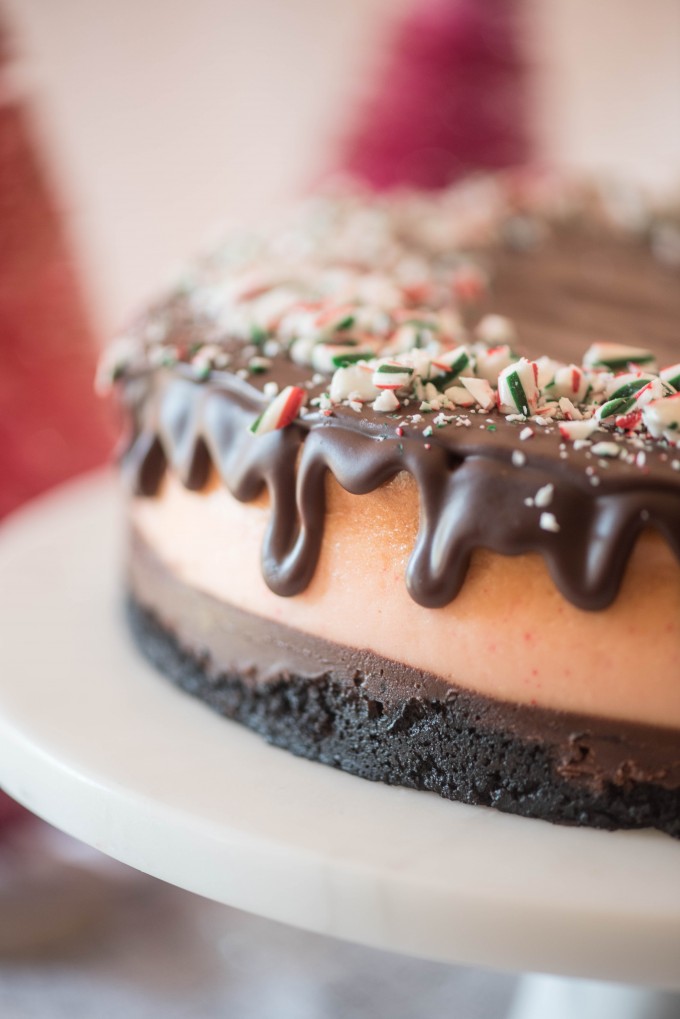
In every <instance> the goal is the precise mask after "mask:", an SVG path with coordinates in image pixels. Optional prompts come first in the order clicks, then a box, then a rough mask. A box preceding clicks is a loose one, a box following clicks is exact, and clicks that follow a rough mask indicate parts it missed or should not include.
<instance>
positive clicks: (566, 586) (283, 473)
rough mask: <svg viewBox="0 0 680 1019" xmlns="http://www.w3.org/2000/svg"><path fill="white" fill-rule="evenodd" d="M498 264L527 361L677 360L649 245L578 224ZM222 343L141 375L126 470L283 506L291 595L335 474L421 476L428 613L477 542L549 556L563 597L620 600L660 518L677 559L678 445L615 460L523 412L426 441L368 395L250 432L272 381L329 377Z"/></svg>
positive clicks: (270, 560)
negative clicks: (610, 345) (264, 362)
mask: <svg viewBox="0 0 680 1019" xmlns="http://www.w3.org/2000/svg"><path fill="white" fill-rule="evenodd" d="M496 268H497V276H496V280H495V288H494V298H493V304H492V306H493V309H494V310H498V311H500V312H504V313H506V312H507V313H509V314H510V315H512V316H513V318H514V321H515V322H516V323H517V325H518V327H519V330H520V335H521V336H522V337H524V338H525V339H526V342H527V345H530V348H531V349H529V351H528V352H529V353H530V354H533V355H534V356H537V355H538V354H539V353H547V354H549V355H551V356H558V357H560V358H562V359H564V360H568V359H569V358H576V356H577V350H578V351H579V352H580V353H582V352H583V350H584V348H585V346H586V345H587V344H588V343H589V342H591V341H592V340H594V339H598V340H601V339H605V340H613V341H618V342H628V343H635V342H637V343H641V344H642V343H644V344H645V345H646V346H648V347H650V348H651V349H653V350H654V351H655V353H656V354H657V356H658V357H659V360H660V363H661V364H665V363H672V362H673V361H677V360H680V336H679V334H678V331H677V330H678V323H679V322H680V283H679V280H678V273H677V271H676V270H674V269H669V268H666V267H663V266H661V265H660V264H658V263H657V262H656V261H655V260H654V259H653V258H652V256H651V255H650V253H649V251H648V250H647V249H646V248H645V247H644V245H641V244H636V243H632V242H630V241H626V242H625V243H618V242H614V241H613V240H612V239H611V238H609V239H605V240H603V239H602V238H599V239H598V240H597V241H596V242H592V241H591V240H590V239H589V238H588V237H584V236H582V235H576V236H569V235H567V236H566V237H562V238H560V239H559V240H558V241H553V242H552V243H550V244H548V245H546V246H545V247H544V248H542V249H541V250H539V251H534V252H532V253H517V252H515V253H509V252H505V253H501V254H500V255H498V256H497V266H496ZM159 313H162V315H163V317H164V320H165V322H166V323H169V328H170V335H171V336H175V337H176V340H177V342H178V343H184V344H186V343H190V342H191V339H192V337H194V338H195V337H197V336H200V335H201V332H202V331H204V330H205V329H206V328H207V325H206V323H205V322H202V321H201V318H200V316H197V315H196V314H194V313H192V312H190V311H188V310H187V307H186V305H185V304H184V303H183V302H182V299H181V298H178V299H175V301H174V302H170V303H169V304H166V305H164V306H163V307H162V309H161V310H160V312H159ZM539 341H542V342H540V346H539ZM225 349H228V350H230V352H231V354H232V355H233V358H234V364H233V370H230V372H226V371H215V372H213V373H212V375H211V377H210V378H209V380H208V381H205V382H201V381H197V380H196V378H195V377H194V376H192V373H191V370H190V368H189V367H188V366H187V365H176V366H175V367H173V368H158V369H155V370H151V371H149V372H148V373H146V374H145V375H143V376H142V377H135V378H130V379H127V380H126V382H125V383H124V386H125V392H126V401H127V403H128V405H129V407H130V408H131V412H132V418H133V421H134V427H133V434H132V436H131V441H130V444H129V449H128V452H127V454H126V456H125V462H126V467H127V470H128V471H129V473H130V476H131V478H132V486H133V489H134V491H135V492H136V493H138V494H141V495H146V496H151V495H153V494H154V493H155V492H156V491H157V488H158V485H159V482H160V480H161V478H162V476H163V473H164V471H165V470H166V469H170V470H172V471H173V472H175V473H176V474H177V476H178V477H179V478H180V480H181V481H182V483H183V484H184V485H186V486H187V487H188V488H190V489H195V490H200V489H201V487H202V486H203V485H204V483H205V482H206V480H207V478H208V476H209V472H210V469H211V466H212V467H214V468H215V470H216V471H217V473H218V475H219V477H220V478H221V479H222V481H223V483H224V484H225V485H226V486H227V488H228V489H229V491H230V492H231V493H232V494H233V495H234V496H235V497H236V498H237V499H239V500H241V501H244V502H247V501H250V500H253V499H255V498H256V497H257V496H258V495H259V494H260V492H261V491H262V490H263V488H266V489H267V490H268V492H269V496H270V501H271V507H272V512H271V521H270V525H269V529H268V532H267V536H266V540H265V544H264V548H263V552H262V568H263V573H264V576H265V579H266V582H267V584H268V585H269V587H270V588H271V589H272V590H273V591H275V592H276V593H277V594H280V595H283V596H291V595H295V594H297V593H298V592H300V591H302V590H304V589H305V587H306V586H307V584H308V583H309V581H310V579H311V577H312V575H313V573H314V570H315V567H316V563H317V560H318V555H319V549H320V546H321V542H322V540H323V532H324V518H325V495H324V481H325V475H326V472H327V471H331V472H332V474H333V475H334V476H335V478H336V479H337V481H338V482H339V483H340V485H341V486H343V487H344V488H345V489H346V490H347V491H349V492H351V493H354V494H357V495H361V494H365V493H369V492H371V491H373V490H374V489H376V488H377V487H378V486H380V485H381V484H383V483H384V482H386V481H388V480H389V479H390V478H392V477H394V476H395V475H396V474H398V473H399V472H400V471H407V472H408V473H410V474H411V475H412V476H413V478H414V480H415V482H416V484H417V487H418V492H419V499H420V529H419V534H418V538H417V541H416V544H415V547H414V549H413V553H412V555H411V558H410V562H409V566H408V570H407V575H406V584H407V586H408V590H409V592H410V594H411V596H412V597H413V598H414V599H415V601H417V602H418V603H419V604H421V605H424V606H429V607H437V606H442V605H445V604H447V603H448V602H449V601H450V600H451V599H453V598H454V597H455V596H456V594H457V592H458V591H459V590H460V588H461V585H462V584H463V582H464V579H465V575H466V571H467V568H468V565H469V562H470V557H471V554H472V552H473V551H474V549H476V548H482V547H483V548H487V549H491V550H493V551H496V552H498V553H501V554H504V555H518V554H522V553H527V552H538V553H540V554H541V555H542V556H543V557H544V559H545V561H546V562H547V564H548V567H549V570H550V573H551V575H552V577H553V579H554V582H555V584H556V585H557V587H558V588H559V590H560V591H561V592H562V594H563V595H564V596H565V597H566V598H567V599H569V600H570V601H571V602H572V603H574V604H575V605H577V606H579V607H581V608H584V609H590V610H595V609H603V608H605V607H606V606H608V605H609V604H611V602H612V601H613V600H614V598H615V597H616V594H617V591H618V588H619V585H620V582H621V578H622V576H623V573H624V571H625V568H626V564H627V560H628V556H629V554H630V551H631V549H632V547H633V545H634V543H635V541H636V539H637V538H638V536H639V535H640V533H641V532H642V531H643V530H645V529H647V528H652V529H656V530H657V531H658V532H659V533H660V534H661V535H662V536H663V537H664V539H665V540H666V541H667V542H668V544H669V546H670V547H671V548H672V549H673V551H674V552H675V554H676V556H678V557H679V558H680V471H678V469H677V468H678V466H679V465H678V462H677V459H676V454H675V452H674V450H673V449H672V448H671V447H668V446H667V445H666V444H665V443H663V442H647V443H646V444H645V448H644V450H643V455H642V456H641V457H638V459H637V460H636V462H635V463H630V462H626V461H625V460H624V459H619V460H612V461H604V460H602V459H600V460H598V459H597V458H595V457H594V456H593V454H592V453H591V452H590V451H589V450H588V449H578V448H576V447H574V446H573V445H571V444H568V445H566V444H564V443H563V441H562V440H561V438H560V435H559V431H558V429H557V427H555V426H549V427H545V428H542V429H539V428H535V429H534V434H533V435H532V437H531V439H530V441H521V440H520V433H521V432H522V430H523V423H522V422H517V421H510V420H508V419H507V418H506V417H504V416H503V415H501V414H498V413H496V412H492V413H491V414H488V413H482V412H479V413H470V412H464V413H461V414H460V415H459V418H460V420H458V421H454V422H453V423H451V424H449V425H448V426H447V427H445V428H441V429H438V428H435V429H434V432H433V434H432V435H431V436H427V437H425V436H424V434H423V429H422V427H414V426H412V425H411V424H410V418H409V414H408V412H407V411H406V410H405V409H401V410H400V412H399V413H397V414H384V413H379V412H376V411H374V410H372V409H371V408H370V406H368V405H366V406H365V407H364V408H363V409H362V411H361V412H360V413H357V412H356V411H354V410H352V409H350V408H349V407H347V406H337V407H335V408H334V409H333V411H332V413H330V414H327V413H324V412H322V411H320V410H312V409H310V410H308V411H307V413H306V414H305V416H304V417H301V418H299V419H298V420H297V421H295V422H294V423H293V424H292V425H290V426H288V427H287V428H284V429H282V430H279V431H275V432H272V433H270V434H267V435H263V436H253V435H252V434H251V433H250V432H249V430H248V428H249V425H250V424H251V423H252V421H253V419H254V418H255V417H256V416H257V415H259V414H260V413H261V412H262V410H263V409H264V407H265V406H266V405H267V402H268V401H267V400H266V398H265V397H264V396H263V394H262V387H263V384H264V383H265V382H266V381H268V380H271V379H274V380H275V381H276V382H277V383H278V385H279V386H280V387H282V386H285V385H288V384H297V385H304V386H305V387H306V388H307V389H308V390H309V393H310V396H314V395H317V394H319V393H320V392H322V391H323V390H324V388H325V387H326V385H327V382H326V381H322V382H319V380H318V377H315V376H314V373H313V372H312V370H311V369H308V368H304V367H301V366H299V365H296V364H293V363H292V362H291V361H290V360H289V359H288V358H287V357H286V356H285V355H280V356H278V357H275V358H274V359H273V364H272V367H271V370H270V371H269V372H268V373H266V374H265V375H263V376H253V377H250V378H242V377H239V376H238V375H237V374H236V373H235V372H236V370H237V369H238V368H239V366H240V367H243V366H244V365H245V364H246V363H247V359H245V358H242V360H241V361H240V362H239V357H242V345H241V344H239V343H238V342H234V343H232V344H229V343H226V344H225ZM243 374H245V372H243ZM415 409H417V408H416V407H413V408H412V411H413V410H415ZM600 437H601V438H606V435H604V434H603V435H601V436H600ZM623 441H624V443H625V442H627V441H629V440H627V439H624V440H623ZM631 449H633V450H638V451H639V445H638V446H631ZM518 451H519V452H520V454H521V460H522V462H521V463H520V464H519V465H518V463H517V462H516V456H517V452H518ZM547 484H550V485H553V486H554V493H553V496H552V503H551V506H550V510H551V513H552V514H553V515H554V517H555V519H556V520H557V521H559V531H552V530H549V529H545V528H543V527H542V526H541V525H540V513H539V512H538V511H537V510H536V508H532V507H531V500H532V499H533V497H534V496H535V494H536V492H537V491H538V490H539V489H541V488H542V487H543V486H545V485H547Z"/></svg>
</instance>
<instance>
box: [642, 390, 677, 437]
mask: <svg viewBox="0 0 680 1019" xmlns="http://www.w3.org/2000/svg"><path fill="white" fill-rule="evenodd" d="M642 417H643V420H644V423H645V426H646V427H647V429H648V430H649V433H650V435H652V436H653V437H654V438H655V439H661V438H663V439H666V441H667V442H670V443H671V444H672V445H677V443H678V442H679V441H680V393H675V394H674V395H673V396H666V397H664V398H663V399H661V400H654V401H653V402H652V403H648V404H647V405H646V406H645V407H643V408H642Z"/></svg>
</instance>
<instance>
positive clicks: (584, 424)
mask: <svg viewBox="0 0 680 1019" xmlns="http://www.w3.org/2000/svg"><path fill="white" fill-rule="evenodd" d="M599 425H600V423H599V421H598V420H597V419H596V418H589V419H588V420H587V421H560V423H559V425H558V427H559V430H560V435H561V436H562V438H563V439H569V440H570V441H571V442H575V441H576V440H577V439H581V440H583V439H588V438H589V437H590V436H591V435H592V434H593V432H595V431H597V429H598V428H599Z"/></svg>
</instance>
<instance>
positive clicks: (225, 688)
mask: <svg viewBox="0 0 680 1019" xmlns="http://www.w3.org/2000/svg"><path fill="white" fill-rule="evenodd" d="M128 615H129V620H130V625H131V629H132V633H133V635H134V638H135V641H136V642H137V644H138V646H139V647H140V649H141V650H142V651H143V653H144V654H145V655H146V657H147V658H149V659H150V660H151V661H152V662H153V663H154V665H156V666H157V667H158V668H159V669H160V670H161V672H162V673H163V674H164V675H165V676H167V677H169V678H170V679H171V680H172V681H173V682H174V683H176V684H177V685H178V686H179V687H181V688H182V689H183V690H185V691H186V692H187V693H190V694H192V695H193V696H194V697H198V698H200V699H201V700H203V701H204V702H205V703H206V704H208V705H209V706H210V707H211V708H212V709H213V710H215V711H217V712H218V713H219V714H221V715H223V716H224V717H226V718H231V719H234V720H235V721H237V722H240V723H242V724H243V725H247V726H248V727H249V728H250V729H253V730H254V731H255V732H257V733H259V734H260V735H261V736H263V737H264V738H265V739H266V740H267V742H269V743H272V744H274V745H275V746H278V747H282V748H284V749H286V750H289V751H292V752H293V753H294V754H297V755H298V756H300V757H306V758H308V759H310V760H314V761H319V762H320V763H322V764H327V765H330V766H331V767H334V768H340V769H341V770H342V771H347V772H349V773H350V774H352V775H358V776H360V777H361V778H367V779H370V780H371V781H374V782H385V783H387V784H388V785H402V786H408V787H410V788H413V789H424V790H428V791H431V792H435V793H438V794H439V795H440V796H443V797H445V798H446V799H451V800H459V801H461V802H463V803H469V804H476V805H483V806H490V807H495V808H496V809H498V810H502V811H505V812H506V813H510V814H521V815H523V816H525V817H534V818H542V819H544V820H548V821H553V822H557V823H559V824H568V825H587V826H590V827H596V828H607V829H610V830H614V829H616V828H647V827H654V828H658V829H659V830H660V831H664V832H667V833H668V834H669V835H672V836H674V837H676V838H680V790H679V789H665V788H662V787H659V786H655V785H654V784H652V783H651V782H638V781H636V780H635V779H634V778H632V777H629V778H628V779H627V780H626V781H624V782H623V783H622V784H616V783H614V782H612V781H604V782H602V783H601V784H598V785H593V784H591V783H584V782H582V781H579V778H578V771H579V767H578V758H586V757H587V756H588V755H589V753H590V752H591V746H590V743H589V736H588V735H587V734H585V735H582V736H581V737H580V738H579V739H578V740H577V741H575V743H574V748H573V749H574V757H575V760H574V769H573V771H574V775H573V776H572V777H568V776H567V775H566V774H564V772H566V771H568V769H567V768H564V767H563V768H561V769H560V765H559V763H558V757H559V750H558V748H557V747H555V746H551V745H549V744H548V743H541V742H540V741H539V740H537V739H522V738H520V737H518V736H516V735H513V734H510V733H505V732H497V731H493V730H487V729H485V728H484V727H482V726H480V724H479V715H478V705H477V704H476V700H478V698H475V697H474V696H470V695H468V696H466V695H464V694H461V693H457V695H456V696H454V697H450V698H449V699H447V700H446V701H443V700H434V701H422V700H418V699H415V698H411V699H409V700H405V701H404V702H403V703H402V704H400V705H398V706H393V707H391V708H388V709H387V710H386V709H385V706H384V704H383V703H382V702H380V701H377V700H375V699H374V698H372V697H371V696H370V695H369V694H368V693H367V692H366V690H365V689H364V688H363V687H362V684H361V680H360V677H357V680H356V682H355V684H354V686H353V688H348V687H346V686H345V685H344V684H342V683H340V682H338V681H337V680H334V679H333V677H332V676H331V675H330V674H326V675H323V676H321V677H318V678H316V679H314V680H311V681H310V680H309V679H307V678H303V677H300V676H294V675H281V676H279V677H278V678H273V679H269V680H267V681H266V682H265V683H264V684H262V685H259V684H258V685H253V684H252V683H249V682H248V681H247V680H245V679H244V678H243V677H242V676H240V675H239V674H238V673H236V672H219V673H217V674H211V673H209V672H208V671H206V668H205V662H204V661H201V658H200V656H198V655H196V654H192V653H191V652H188V651H186V650H184V649H183V648H182V647H181V646H180V645H179V644H178V642H177V640H176V639H175V637H174V636H173V635H172V634H171V633H170V632H169V631H167V630H166V629H164V627H163V626H162V625H161V624H160V623H159V622H158V620H157V619H156V618H155V616H154V615H153V613H151V612H149V611H147V610H145V609H144V608H142V607H141V606H140V605H139V604H138V603H137V602H136V601H135V600H134V598H133V597H132V596H130V597H129V599H128ZM560 770H562V772H563V773H562V774H560Z"/></svg>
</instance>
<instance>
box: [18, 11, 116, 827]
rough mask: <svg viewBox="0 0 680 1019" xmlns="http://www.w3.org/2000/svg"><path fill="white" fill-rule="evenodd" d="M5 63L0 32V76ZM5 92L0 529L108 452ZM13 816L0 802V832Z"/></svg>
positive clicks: (24, 115)
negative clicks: (29, 504) (12, 514)
mask: <svg viewBox="0 0 680 1019" xmlns="http://www.w3.org/2000/svg"><path fill="white" fill-rule="evenodd" d="M3 58H4V59H3ZM7 62H8V54H7V49H6V47H3V46H2V31H1V26H0V74H1V72H2V67H3V66H5V67H6V65H7ZM2 84H3V82H2V79H1V78H0V86H1V85H2ZM4 84H5V89H4V91H3V90H2V89H0V439H1V441H0V478H1V479H2V481H1V482H0V519H1V518H2V517H3V516H5V515H6V514H7V513H9V512H10V511H11V510H13V509H15V508H16V507H18V506H20V505H21V504H22V503H23V502H25V501H26V500H27V499H30V498H31V497H33V496H36V495H38V494H39V493H41V492H43V491H45V490H46V489H48V488H50V487H51V486H53V485H55V484H57V483H59V482H61V481H64V480H66V479H67V478H69V477H71V476H72V475H74V474H77V473H79V472H81V471H86V470H88V469H90V468H92V467H95V466H97V465H99V464H101V463H102V462H103V461H105V460H106V459H107V457H108V456H109V454H110V450H111V446H112V433H111V427H110V425H109V423H108V420H107V411H106V408H105V407H103V406H102V405H101V402H100V401H98V400H97V398H96V397H95V395H94V392H93V378H94V372H95V364H96V356H97V355H96V348H95V344H94V341H93V333H92V329H91V326H90V323H89V321H88V316H87V312H86V309H85V304H84V302H83V298H82V294H81V292H80V289H79V286H78V280H77V275H76V272H75V268H74V265H73V262H72V261H71V259H70V258H69V253H68V244H67V239H66V235H65V232H64V229H63V225H62V223H61V221H60V217H59V214H58V210H57V205H56V203H55V201H54V197H53V195H52V193H51V191H50V188H49V186H48V181H47V177H46V175H45V172H44V167H43V165H42V164H41V163H40V161H39V159H38V158H37V156H36V152H35V149H34V145H33V142H32V138H31V134H30V120H29V115H28V111H27V109H26V105H25V104H24V103H18V102H15V101H11V100H10V101H7V98H6V96H7V93H8V92H9V93H10V94H11V90H10V89H8V88H7V83H6V80H5V82H4ZM3 96H4V99H5V101H4V102H3ZM19 809H20V808H18V807H17V806H16V805H15V804H13V803H12V801H10V800H8V799H7V798H6V797H3V796H2V795H1V794H0V825H3V824H6V823H7V822H8V821H9V820H10V819H11V818H14V817H15V816H16V815H17V813H18V812H19Z"/></svg>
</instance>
